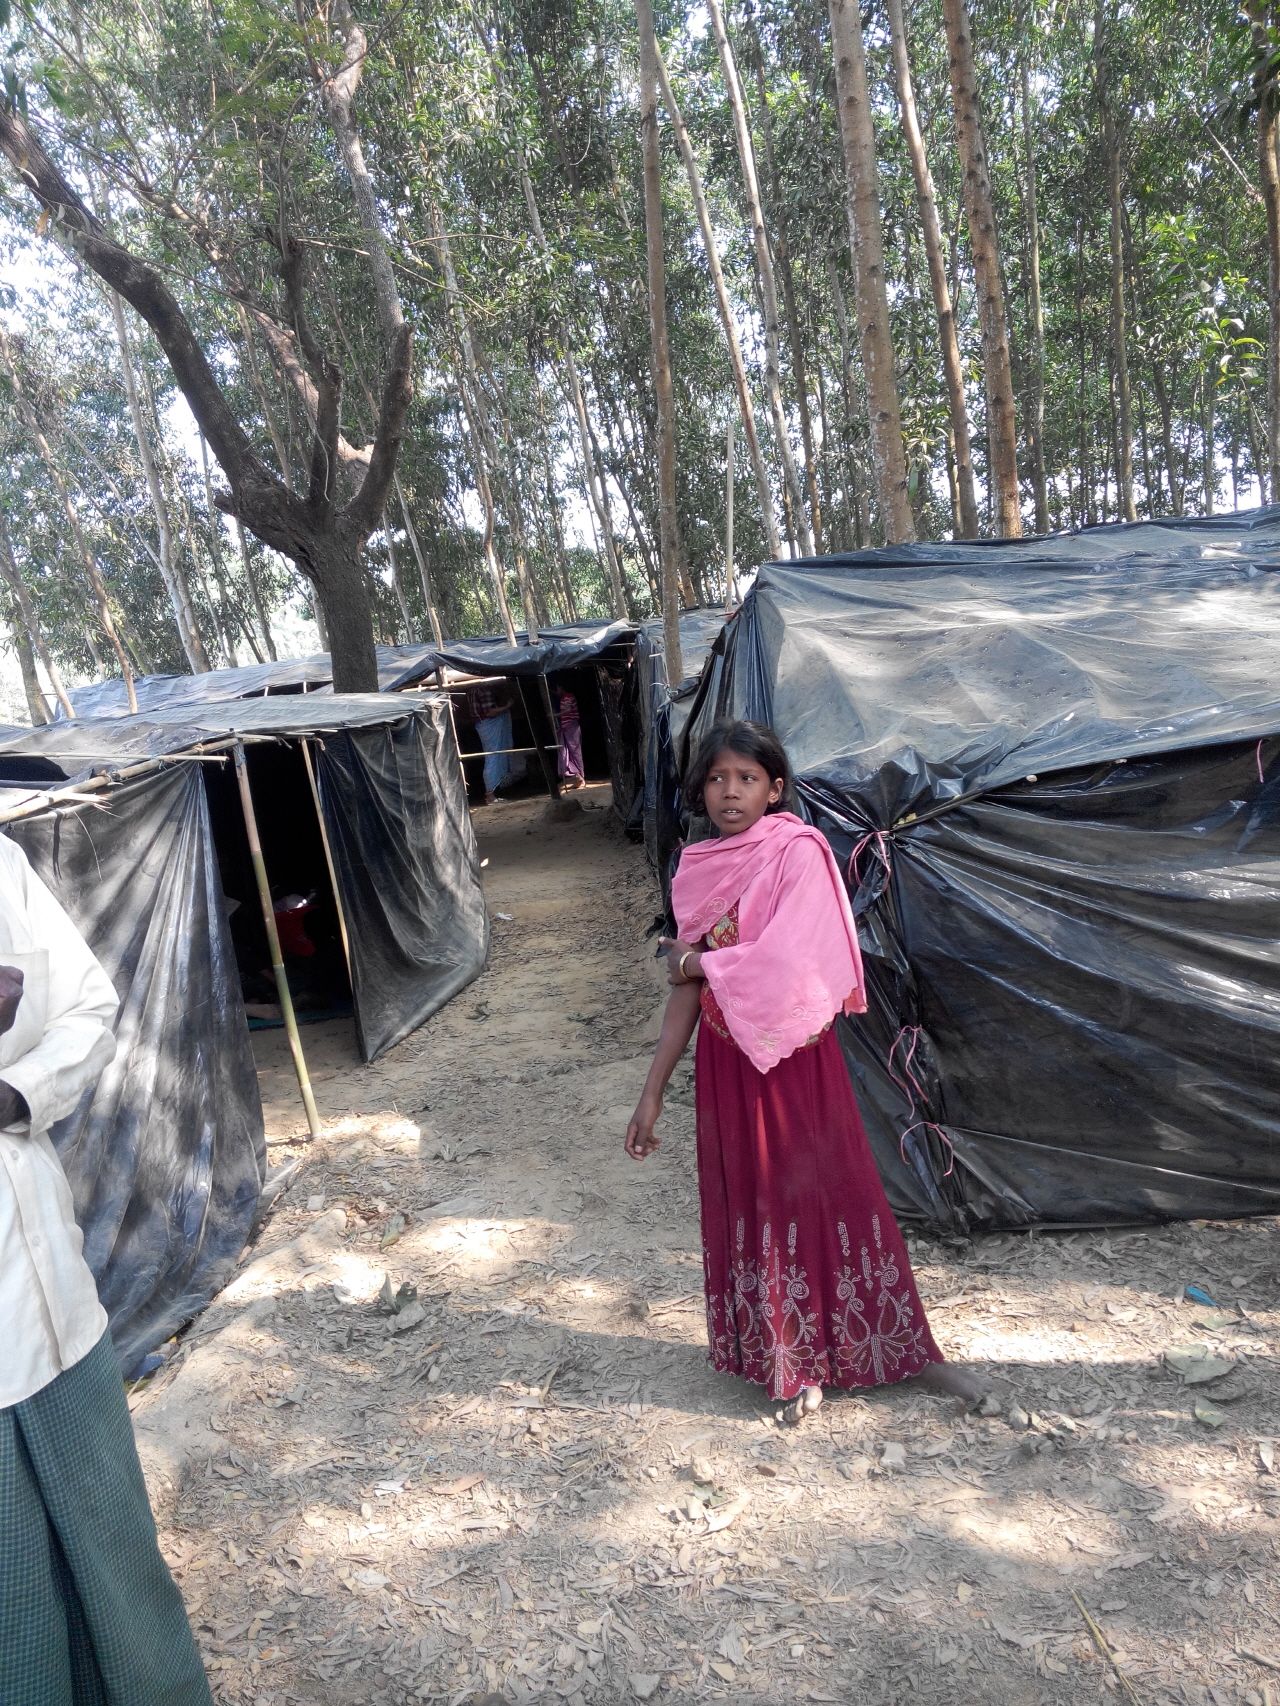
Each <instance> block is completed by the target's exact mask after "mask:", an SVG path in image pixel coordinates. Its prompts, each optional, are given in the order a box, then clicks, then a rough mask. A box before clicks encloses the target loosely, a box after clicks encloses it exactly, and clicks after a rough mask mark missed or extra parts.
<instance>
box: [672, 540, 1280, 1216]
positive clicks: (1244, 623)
mask: <svg viewBox="0 0 1280 1706" xmlns="http://www.w3.org/2000/svg"><path fill="white" fill-rule="evenodd" d="M1277 569H1280V509H1277V508H1271V509H1269V510H1263V511H1255V512H1252V513H1250V514H1249V515H1247V516H1241V517H1237V516H1225V517H1219V518H1215V519H1213V520H1211V521H1207V522H1200V523H1180V524H1176V525H1163V524H1143V525H1139V526H1129V527H1111V528H1101V529H1092V530H1088V531H1085V532H1082V533H1080V534H1078V535H1074V536H1071V537H1069V538H1062V539H1049V540H1029V541H1016V542H1015V541H1009V542H1007V543H993V544H985V545H968V546H965V545H958V546H947V545H942V546H927V545H922V546H913V547H907V548H893V549H887V550H884V551H875V552H864V553H859V554H858V555H856V556H851V557H847V558H827V559H815V560H812V561H808V562H799V563H789V564H771V565H768V566H767V567H766V568H765V569H763V570H762V571H761V574H760V578H759V582H758V585H757V588H756V590H755V592H754V594H753V595H752V596H751V597H750V598H748V600H747V603H746V605H745V607H744V611H743V614H742V617H741V618H740V620H739V621H738V622H737V623H735V624H734V625H733V626H732V627H731V628H730V629H729V630H727V631H726V635H725V638H724V640H723V642H721V643H720V645H719V647H718V651H719V654H720V655H719V658H718V661H717V664H716V667H715V668H714V669H713V670H711V671H708V672H707V674H706V676H705V678H704V685H703V688H702V690H701V692H700V696H699V702H698V707H697V710H696V714H695V719H694V722H693V724H692V725H691V729H690V737H691V738H690V743H689V746H688V747H687V749H686V757H687V754H688V751H689V750H692V745H693V743H694V742H696V738H697V735H698V732H699V731H700V730H703V729H705V727H706V726H707V723H708V722H709V720H710V718H711V717H712V716H713V715H715V714H719V713H722V712H726V711H727V712H731V713H733V714H736V715H748V716H754V717H758V718H761V719H763V720H772V722H773V723H774V725H775V727H777V729H778V731H779V733H780V734H781V735H782V737H783V739H784V740H785V742H786V744H787V748H788V751H789V753H790V755H791V757H792V760H793V763H794V764H795V767H796V770H797V774H798V777H799V778H800V783H801V794H802V798H803V802H804V806H805V809H806V811H807V813H808V815H809V816H810V817H811V818H812V819H813V821H815V822H816V823H817V824H819V826H820V827H821V828H822V829H823V830H824V831H825V832H826V833H827V835H828V837H829V838H830V840H831V842H832V844H833V847H834V848H835V851H836V854H837V857H838V858H839V859H840V860H841V862H842V865H843V866H844V868H845V869H846V871H847V872H848V874H849V879H850V887H851V890H852V892H853V893H854V897H855V898H854V906H855V911H856V912H857V914H858V916H859V928H860V932H861V937H862V942H863V949H864V953H865V955H866V962H867V971H868V982H869V999H870V1011H869V1012H868V1014H867V1015H866V1016H865V1017H863V1018H860V1019H857V1020H854V1021H843V1020H842V1021H841V1022H840V1024H841V1030H842V1035H843V1040H844V1043H845V1049H846V1056H847V1059H848V1061H849V1065H850V1070H851V1073H852V1075H853V1078H854V1081H855V1084H856V1087H857V1090H858V1097H859V1102H860V1105H861V1107H862V1111H863V1115H864V1118H865V1120H866V1122H867V1128H868V1133H869V1135H870V1137H871V1140H872V1144H873V1147H874V1149H875V1152H876V1157H877V1161H878V1164H879V1166H880V1168H881V1172H882V1174H883V1175H884V1177H885V1181H886V1185H887V1186H888V1189H889V1192H890V1197H891V1200H892V1201H893V1202H894V1205H895V1207H896V1208H897V1209H898V1210H899V1212H903V1213H906V1214H907V1215H909V1216H915V1217H920V1218H924V1219H926V1220H928V1221H931V1222H933V1223H934V1224H935V1225H938V1226H941V1227H950V1228H953V1229H954V1228H959V1229H968V1228H975V1227H996V1226H1020V1225H1029V1224H1034V1223H1040V1224H1061V1225H1083V1224H1089V1223H1097V1222H1116V1221H1138V1220H1149V1219H1158V1218H1165V1217H1189V1216H1220V1215H1222V1216H1225V1215H1237V1214H1248V1213H1276V1212H1277V1211H1280V1142H1277V1138H1278V1137H1280V1095H1278V1092H1280V1067H1277V1064H1276V1062H1277V1058H1278V1049H1277V1044H1278V1043H1280V945H1278V940H1277V938H1278V936H1280V929H1278V927H1277V923H1276V920H1277V919H1278V918H1280V576H1278V575H1277V573H1276V570H1277ZM953 1160H954V1164H953Z"/></svg>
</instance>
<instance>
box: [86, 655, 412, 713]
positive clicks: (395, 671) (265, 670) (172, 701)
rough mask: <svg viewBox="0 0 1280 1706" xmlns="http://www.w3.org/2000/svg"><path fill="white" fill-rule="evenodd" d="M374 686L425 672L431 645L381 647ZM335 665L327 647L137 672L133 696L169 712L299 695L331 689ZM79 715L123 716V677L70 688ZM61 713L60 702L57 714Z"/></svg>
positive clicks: (142, 709) (146, 707) (142, 706)
mask: <svg viewBox="0 0 1280 1706" xmlns="http://www.w3.org/2000/svg"><path fill="white" fill-rule="evenodd" d="M377 652H378V689H379V691H380V692H383V693H385V692H388V691H389V690H390V688H391V686H392V684H393V683H394V682H398V681H399V680H400V678H401V677H402V676H403V675H405V674H406V672H408V671H410V670H413V669H415V668H416V667H417V666H418V665H420V664H422V663H423V662H424V661H425V662H426V668H425V669H424V670H423V672H422V674H423V676H424V677H425V676H426V675H428V674H429V673H430V671H431V670H433V669H434V668H435V666H436V651H435V648H434V647H433V646H423V645H417V646H379V647H378V648H377ZM332 680H333V665H332V663H331V662H330V660H329V654H328V652H316V653H315V654H314V655H313V656H311V657H305V658H281V659H280V660H279V662H278V663H250V664H243V665H241V666H240V668H238V669H211V670H208V671H205V672H203V673H201V674H200V675H138V676H135V677H134V681H133V689H134V695H135V697H136V698H137V701H138V711H139V713H141V714H145V713H146V712H148V711H169V710H172V709H173V708H174V707H175V706H178V705H206V704H214V703H216V702H218V701H221V700H223V699H249V698H254V697H256V696H257V695H259V694H264V695H270V694H272V693H284V694H294V693H297V694H299V695H301V694H302V693H304V692H305V693H307V694H311V693H316V692H320V691H322V690H323V691H326V692H332V691H333V689H332V686H331V685H330V684H331V682H332ZM68 698H69V699H70V700H71V703H72V705H74V707H75V711H76V716H77V717H78V718H88V717H127V716H129V715H130V714H131V713H130V711H129V695H128V693H127V691H126V689H125V685H124V682H123V681H115V680H112V681H94V682H90V684H89V685H88V686H87V687H73V688H72V689H71V691H70V693H69V694H68ZM63 715H64V713H63V710H62V706H61V704H59V706H58V709H57V718H58V720H61V719H62V717H63Z"/></svg>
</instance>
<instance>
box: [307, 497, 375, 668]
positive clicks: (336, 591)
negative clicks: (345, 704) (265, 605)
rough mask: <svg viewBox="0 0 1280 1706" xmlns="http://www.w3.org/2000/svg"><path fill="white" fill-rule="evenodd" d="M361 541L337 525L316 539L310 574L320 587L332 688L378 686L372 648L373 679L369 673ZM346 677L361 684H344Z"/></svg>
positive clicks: (369, 613) (369, 608) (369, 616)
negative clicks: (318, 539) (328, 532)
mask: <svg viewBox="0 0 1280 1706" xmlns="http://www.w3.org/2000/svg"><path fill="white" fill-rule="evenodd" d="M366 537H367V536H366ZM364 545H365V540H364V539H363V538H358V537H357V533H356V532H355V531H354V530H353V531H352V532H349V533H344V530H342V529H337V530H335V531H334V532H333V533H332V534H329V535H328V536H326V537H325V538H324V540H323V541H322V542H321V543H320V546H319V549H318V550H316V552H315V556H314V559H313V563H312V567H311V571H310V574H309V576H308V578H309V579H311V580H312V581H313V582H314V583H315V585H316V587H317V588H318V590H319V594H320V600H321V604H322V607H323V611H324V629H325V631H326V632H325V634H324V640H325V642H326V644H327V649H328V652H329V658H330V663H331V665H332V668H333V690H334V692H335V693H376V692H377V691H378V674H377V661H376V653H375V654H374V670H373V679H372V682H369V681H368V675H367V661H368V652H367V645H368V637H370V636H372V634H373V600H372V598H371V596H370V592H369V577H368V575H367V574H366V572H365V566H364V561H363V557H364ZM318 625H319V624H317V626H318ZM348 682H360V683H361V685H359V686H347V685H343V684H344V683H348ZM366 683H367V684H366Z"/></svg>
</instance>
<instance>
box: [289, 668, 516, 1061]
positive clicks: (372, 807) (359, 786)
mask: <svg viewBox="0 0 1280 1706" xmlns="http://www.w3.org/2000/svg"><path fill="white" fill-rule="evenodd" d="M317 758H318V774H317V782H318V785H319V789H320V799H321V803H322V805H323V808H324V818H325V825H326V827H327V829H328V832H329V842H330V846H331V848H332V850H333V859H334V865H335V867H336V869H337V874H338V887H339V889H340V890H341V900H342V910H343V915H344V917H345V919H346V924H347V937H348V940H349V941H350V944H351V973H352V983H353V986H354V989H353V992H354V996H355V1009H356V1018H357V1022H358V1028H359V1036H360V1048H361V1052H362V1053H363V1055H364V1058H365V1060H374V1059H376V1058H377V1056H378V1055H380V1054H382V1053H383V1052H384V1051H385V1050H386V1049H389V1048H391V1047H393V1046H394V1045H395V1044H396V1043H398V1042H400V1041H401V1039H402V1038H404V1037H406V1036H408V1035H409V1033H410V1032H411V1031H414V1030H416V1029H417V1028H418V1026H419V1025H421V1024H422V1023H424V1021H425V1020H427V1019H429V1018H430V1017H431V1015H432V1014H433V1013H435V1012H437V1011H438V1010H439V1009H440V1008H441V1007H443V1006H444V1004H445V1002H446V1001H448V1000H450V999H451V998H452V997H453V996H454V995H456V994H457V993H458V991H459V990H460V989H464V988H465V987H466V986H467V984H469V983H470V982H472V980H473V979H475V978H477V977H478V976H479V975H480V973H481V972H482V971H483V970H484V966H485V960H486V958H487V956H488V952H489V920H488V914H487V912H486V911H485V904H484V895H483V893H482V891H481V888H480V858H479V854H478V852H477V850H476V841H475V834H474V832H473V830H472V827H471V815H470V813H469V811H468V809H467V801H466V795H465V793H464V791H463V784H462V773H461V767H460V766H459V764H458V758H457V752H456V749H455V747H454V744H453V731H452V729H451V727H450V725H449V715H448V712H447V710H446V709H445V708H444V706H443V705H442V704H440V703H439V702H437V703H435V704H434V705H433V706H432V707H431V714H428V713H427V712H423V713H421V714H419V715H416V716H413V717H405V718H402V719H400V720H398V721H395V722H383V723H379V724H374V725H372V726H370V727H365V728H347V729H343V730H341V731H339V732H338V733H337V734H335V735H329V736H327V737H326V739H325V743H324V747H323V749H322V750H321V751H320V752H319V753H318V754H317Z"/></svg>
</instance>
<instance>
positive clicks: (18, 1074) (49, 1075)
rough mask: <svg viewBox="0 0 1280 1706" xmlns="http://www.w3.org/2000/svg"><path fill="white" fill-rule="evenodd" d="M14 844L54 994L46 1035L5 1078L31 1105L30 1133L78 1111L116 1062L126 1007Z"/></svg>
mask: <svg viewBox="0 0 1280 1706" xmlns="http://www.w3.org/2000/svg"><path fill="white" fill-rule="evenodd" d="M9 845H10V847H11V848H12V851H13V852H15V853H17V855H18V858H17V860H14V861H12V862H11V868H10V871H9V872H8V873H7V874H8V875H9V876H10V878H11V879H16V880H17V882H18V883H19V884H20V885H21V887H22V889H23V891H24V893H23V900H24V902H25V909H26V914H27V927H28V930H29V931H30V935H31V940H32V941H33V942H34V943H38V944H39V945H40V947H42V948H46V949H47V950H48V954H49V991H48V1009H47V1012H48V1017H47V1019H46V1022H45V1029H44V1035H43V1036H42V1037H41V1038H40V1040H39V1042H38V1043H36V1044H35V1046H34V1047H33V1048H31V1049H29V1050H28V1051H27V1052H26V1054H24V1055H21V1056H19V1058H18V1059H17V1060H15V1061H12V1062H11V1063H10V1064H9V1065H8V1066H6V1067H3V1068H0V1079H2V1080H3V1081H4V1082H5V1083H6V1084H11V1085H12V1086H13V1088H14V1089H15V1090H16V1091H17V1092H18V1094H19V1095H20V1096H22V1097H23V1098H24V1099H25V1101H26V1104H27V1107H28V1108H29V1109H30V1110H31V1126H30V1129H31V1130H32V1131H48V1129H49V1127H50V1126H51V1125H53V1123H54V1122H55V1120H60V1119H61V1118H62V1117H63V1115H64V1114H69V1113H70V1112H71V1110H72V1109H73V1108H74V1107H75V1105H76V1103H77V1102H78V1101H79V1100H80V1098H81V1096H82V1095H83V1094H84V1092H85V1091H86V1090H87V1089H88V1087H89V1085H90V1084H92V1083H94V1081H95V1080H96V1079H97V1078H98V1076H99V1075H100V1074H101V1072H102V1069H103V1068H104V1067H105V1066H107V1065H108V1064H109V1063H110V1061H111V1060H112V1059H113V1058H114V1057H115V1052H116V1040H115V1037H114V1036H113V1035H112V1032H111V1023H112V1021H113V1019H114V1018H115V1016H116V1009H117V1008H118V1006H119V1002H118V1001H117V999H116V992H115V989H114V988H113V987H112V984H111V979H110V978H109V977H108V976H107V974H106V972H105V971H103V969H102V967H101V966H100V965H99V964H98V962H97V960H96V959H95V958H94V956H93V954H92V953H90V951H89V948H88V945H87V944H86V942H85V940H84V938H83V936H81V934H80V932H79V931H78V930H77V929H76V927H75V925H74V924H73V923H72V922H71V920H70V919H69V918H68V917H67V915H66V913H65V912H64V911H63V910H62V908H61V907H60V906H59V905H58V902H57V901H56V900H55V899H54V898H53V896H52V895H51V894H50V893H49V890H48V889H47V888H46V887H45V886H44V884H43V883H42V882H41V881H40V878H39V877H38V876H37V875H36V874H35V872H34V871H33V870H32V869H31V866H30V865H29V864H28V863H27V860H26V857H25V855H24V854H22V852H21V851H20V850H19V849H17V848H16V847H13V846H12V843H10V844H9ZM19 861H20V864H19ZM3 964H4V952H3V950H2V949H0V965H3Z"/></svg>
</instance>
